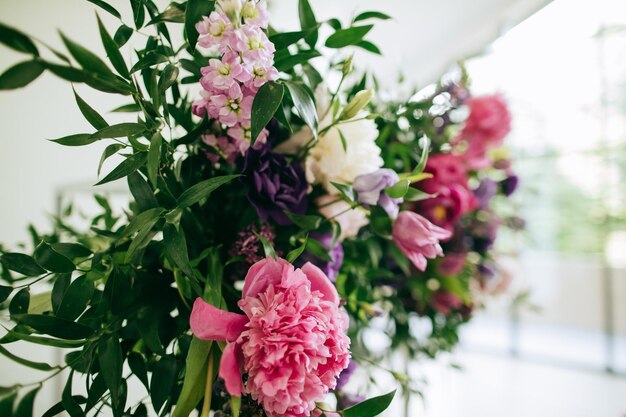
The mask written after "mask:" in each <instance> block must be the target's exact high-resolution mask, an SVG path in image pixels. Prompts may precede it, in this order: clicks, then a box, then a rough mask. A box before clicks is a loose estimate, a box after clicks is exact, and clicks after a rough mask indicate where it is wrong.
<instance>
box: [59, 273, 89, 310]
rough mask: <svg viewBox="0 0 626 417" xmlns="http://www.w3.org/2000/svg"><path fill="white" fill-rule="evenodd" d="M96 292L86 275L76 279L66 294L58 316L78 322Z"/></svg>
mask: <svg viewBox="0 0 626 417" xmlns="http://www.w3.org/2000/svg"><path fill="white" fill-rule="evenodd" d="M94 290H95V288H94V285H93V282H91V281H90V280H88V279H87V276H86V275H83V276H80V277H78V278H76V279H75V280H74V282H72V284H71V285H70V286H69V288H68V289H67V291H66V292H65V295H64V297H63V301H62V302H61V305H60V307H59V309H58V311H57V313H56V315H57V316H58V317H60V318H63V319H67V320H76V318H77V317H78V316H80V314H81V313H82V312H83V311H85V308H87V306H88V305H89V301H90V300H91V297H92V296H93V293H94Z"/></svg>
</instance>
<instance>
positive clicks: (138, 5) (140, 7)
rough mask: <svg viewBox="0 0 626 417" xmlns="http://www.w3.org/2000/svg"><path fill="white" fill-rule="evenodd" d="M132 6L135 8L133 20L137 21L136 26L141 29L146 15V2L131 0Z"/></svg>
mask: <svg viewBox="0 0 626 417" xmlns="http://www.w3.org/2000/svg"><path fill="white" fill-rule="evenodd" d="M130 6H131V8H132V9H133V21H134V22H135V27H136V28H137V29H140V28H141V26H142V25H143V22H144V19H145V17H146V11H145V9H144V2H143V1H142V0H130Z"/></svg>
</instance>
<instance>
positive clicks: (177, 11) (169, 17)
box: [146, 3, 185, 26]
mask: <svg viewBox="0 0 626 417" xmlns="http://www.w3.org/2000/svg"><path fill="white" fill-rule="evenodd" d="M162 22H173V23H184V22H185V8H184V7H182V6H181V5H180V4H176V3H171V4H170V5H169V6H167V8H166V9H165V11H164V12H163V13H160V14H158V15H156V16H155V17H153V18H152V19H151V20H150V21H149V22H148V24H147V25H146V26H150V25H154V24H155V23H162Z"/></svg>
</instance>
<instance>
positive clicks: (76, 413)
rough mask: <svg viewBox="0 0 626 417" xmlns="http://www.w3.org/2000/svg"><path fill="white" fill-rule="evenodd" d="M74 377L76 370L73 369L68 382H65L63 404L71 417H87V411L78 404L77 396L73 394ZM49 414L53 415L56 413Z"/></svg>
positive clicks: (62, 395)
mask: <svg viewBox="0 0 626 417" xmlns="http://www.w3.org/2000/svg"><path fill="white" fill-rule="evenodd" d="M73 379H74V370H72V371H71V372H70V374H69V376H68V377H67V383H66V384H65V388H63V393H62V394H61V403H62V404H63V409H65V411H67V413H68V414H69V415H70V417H85V412H84V411H83V409H82V408H80V405H78V402H77V400H76V398H75V397H74V396H73V395H72V381H73ZM46 414H47V413H46ZM57 414H58V413H57ZM49 415H50V416H53V415H54V414H49Z"/></svg>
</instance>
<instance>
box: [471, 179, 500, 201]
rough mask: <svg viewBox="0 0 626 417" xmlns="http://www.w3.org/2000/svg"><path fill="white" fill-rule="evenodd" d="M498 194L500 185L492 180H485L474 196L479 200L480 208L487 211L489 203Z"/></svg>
mask: <svg viewBox="0 0 626 417" xmlns="http://www.w3.org/2000/svg"><path fill="white" fill-rule="evenodd" d="M497 192H498V183H497V182H495V181H494V180H492V179H491V178H483V180H482V181H481V182H480V185H479V186H478V188H477V189H475V190H474V196H476V199H477V200H478V207H480V208H481V209H486V208H487V207H489V202H490V201H491V199H492V198H493V196H494V195H496V193H497Z"/></svg>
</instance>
